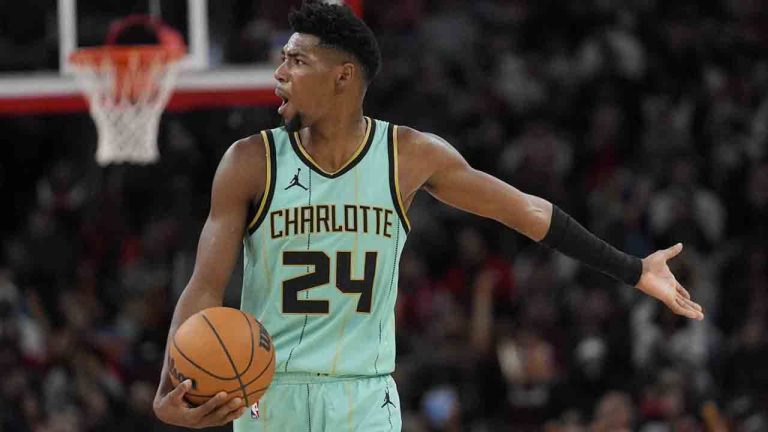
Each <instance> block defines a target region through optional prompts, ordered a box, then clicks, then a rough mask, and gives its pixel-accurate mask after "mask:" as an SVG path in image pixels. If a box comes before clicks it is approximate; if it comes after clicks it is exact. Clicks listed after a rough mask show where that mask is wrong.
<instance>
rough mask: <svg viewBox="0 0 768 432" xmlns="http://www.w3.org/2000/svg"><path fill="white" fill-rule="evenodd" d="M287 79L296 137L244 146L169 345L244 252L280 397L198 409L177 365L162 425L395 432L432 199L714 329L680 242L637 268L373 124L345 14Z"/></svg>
mask: <svg viewBox="0 0 768 432" xmlns="http://www.w3.org/2000/svg"><path fill="white" fill-rule="evenodd" d="M290 23H291V26H292V28H293V30H294V31H295V33H294V34H293V35H292V36H291V38H290V40H289V41H288V43H287V44H286V45H285V47H284V49H283V57H284V59H283V63H282V64H281V65H280V66H279V67H278V68H277V70H276V71H275V79H276V80H277V88H276V93H277V95H278V96H280V97H281V98H282V99H283V104H282V105H281V106H280V108H279V109H278V112H279V113H280V115H281V116H282V118H283V120H284V122H285V126H283V127H279V128H275V129H272V130H267V131H263V132H261V133H259V134H257V135H254V136H251V137H249V138H245V139H243V140H240V141H238V142H236V143H235V144H234V145H232V147H231V148H230V149H229V150H228V151H227V152H226V154H225V155H224V157H223V158H222V160H221V163H220V165H219V168H218V170H217V172H216V176H215V179H214V181H213V191H212V198H211V209H210V214H209V216H208V220H207V221H206V223H205V226H204V228H203V231H202V233H201V235H200V242H199V245H198V251H197V261H196V263H195V269H194V272H193V274H192V277H191V279H190V281H189V284H188V285H187V287H186V288H185V290H184V292H183V294H182V295H181V298H180V299H179V302H178V304H177V306H176V311H175V313H174V317H173V322H172V324H171V328H170V335H172V334H173V333H174V331H175V329H176V328H177V327H178V326H179V325H180V324H181V323H182V322H183V321H184V320H185V319H186V318H187V317H189V316H190V315H192V314H194V313H196V312H197V311H199V310H201V309H203V308H207V307H212V306H220V305H221V304H222V298H223V290H224V287H225V286H226V285H227V282H228V280H229V278H230V273H231V271H232V268H233V266H234V265H235V262H236V261H237V257H238V253H239V251H238V248H239V245H240V243H241V242H242V243H243V244H244V254H245V270H244V275H243V290H242V304H241V307H242V309H243V310H246V311H248V312H250V313H252V314H253V315H254V316H255V317H256V318H258V319H259V320H260V321H261V322H263V324H264V326H266V328H267V329H268V330H269V332H270V333H271V335H272V337H273V341H274V346H275V348H276V350H277V365H276V374H275V378H274V382H273V383H272V386H271V387H270V388H269V390H268V391H267V393H266V394H265V395H264V397H263V398H262V399H261V401H260V402H259V404H258V406H257V407H254V409H252V410H251V414H250V415H245V412H246V408H247V407H244V406H243V404H244V402H245V401H244V400H243V399H242V398H240V397H238V398H236V399H234V400H230V401H229V402H224V401H225V400H226V397H227V395H226V394H223V393H222V394H220V395H217V396H215V397H214V398H212V399H211V400H210V401H208V402H207V403H205V404H204V405H201V406H199V407H190V406H188V405H187V404H186V403H184V401H183V399H182V398H183V395H184V393H185V392H186V391H188V390H189V389H190V383H189V382H185V383H181V384H179V385H178V386H177V387H176V388H175V389H172V388H171V385H170V381H169V379H168V376H167V375H168V372H167V366H168V365H167V362H166V365H165V366H164V368H163V372H162V375H161V377H162V378H161V383H160V386H159V388H158V392H157V396H156V398H155V403H154V410H155V413H156V414H157V416H158V417H159V418H160V419H161V420H163V421H165V422H167V423H171V424H175V425H180V426H188V427H195V428H202V427H208V426H214V425H221V424H224V423H227V422H229V421H233V420H235V424H234V429H235V431H243V432H246V431H249V432H250V431H266V430H270V431H334V432H335V431H366V432H374V431H398V430H400V428H401V418H400V400H399V398H398V394H397V389H396V387H395V382H394V381H393V380H392V378H391V376H390V373H392V371H393V370H394V368H395V334H394V329H395V323H394V305H395V298H396V295H397V286H398V285H397V277H398V262H399V258H400V252H401V251H402V249H403V245H404V244H405V239H406V236H407V235H408V230H409V228H410V224H409V221H408V216H407V209H408V206H409V205H410V204H411V202H412V201H413V199H414V196H415V195H416V192H417V191H420V190H425V191H427V192H429V193H430V194H432V195H433V196H435V197H436V198H437V199H439V200H441V201H443V202H445V203H446V204H449V205H452V206H454V207H457V208H459V209H462V210H465V211H468V212H471V213H474V214H477V215H480V216H484V217H487V218H492V219H495V220H497V221H499V222H501V223H502V224H504V225H506V226H507V227H509V228H511V229H514V230H516V231H518V232H520V233H522V234H523V235H525V236H527V237H529V238H531V239H533V240H536V241H540V242H541V243H543V244H545V245H547V246H549V247H551V248H554V249H557V250H559V251H560V252H562V253H565V254H567V255H569V256H571V257H574V258H576V259H579V260H580V261H582V262H584V263H586V264H588V265H589V266H591V267H593V268H595V269H597V270H600V271H602V272H604V273H606V274H608V275H611V276H613V277H615V278H616V279H618V280H620V281H623V282H625V283H626V284H628V285H630V286H634V287H636V288H638V289H640V290H641V291H643V292H644V293H646V294H648V295H651V296H653V297H656V298H657V299H659V300H661V301H662V302H664V303H665V304H666V305H667V306H668V307H669V308H670V309H672V311H674V312H675V313H677V314H680V315H683V316H686V317H688V318H691V319H699V320H700V319H703V314H702V309H701V307H700V306H699V305H697V304H696V303H694V302H693V301H691V299H690V296H689V294H688V293H687V292H686V290H685V289H684V288H683V287H682V286H680V284H679V283H678V282H677V281H676V280H675V277H674V276H673V275H672V273H671V272H670V270H669V268H668V267H667V260H669V259H671V258H673V257H674V256H676V255H677V254H679V253H680V251H681V250H682V245H680V244H677V245H675V246H673V247H671V248H669V249H666V250H661V251H657V252H656V253H654V254H652V255H650V256H648V257H646V258H644V259H642V260H641V259H639V258H636V257H633V256H629V255H627V254H625V253H623V252H620V251H618V250H616V249H614V248H613V247H611V246H609V245H608V244H606V243H605V242H603V241H602V240H600V239H598V238H597V237H595V236H594V235H592V234H591V233H589V232H588V231H587V230H586V229H584V228H583V227H582V226H581V225H579V224H578V223H577V222H576V221H574V220H573V219H572V218H570V217H569V216H568V215H567V214H565V213H564V212H563V211H562V210H560V209H559V208H558V207H556V206H554V205H552V204H550V203H549V202H547V201H545V200H543V199H541V198H538V197H535V196H532V195H527V194H525V193H523V192H521V191H519V190H517V189H515V188H514V187H512V186H510V185H508V184H505V183H503V182H501V181H500V180H498V179H496V178H494V177H492V176H490V175H488V174H485V173H483V172H480V171H477V170H475V169H473V168H472V167H471V166H469V164H467V162H466V161H465V160H464V159H463V158H462V156H461V155H460V154H459V153H458V152H456V150H454V149H453V147H451V145H450V144H448V143H447V142H446V141H444V140H443V139H441V138H440V137H438V136H435V135H432V134H428V133H424V132H419V131H417V130H414V129H411V128H408V127H405V126H396V125H393V124H389V123H387V122H385V121H381V120H376V119H372V118H369V117H366V116H364V115H363V99H364V97H365V93H366V89H367V87H368V85H369V84H370V82H371V81H372V80H373V78H374V77H375V76H376V73H377V71H378V70H379V63H380V54H379V48H378V45H377V43H376V40H375V38H374V36H373V34H372V32H371V31H370V29H368V27H367V26H366V25H365V24H364V23H363V22H362V21H360V20H359V19H358V18H356V17H355V16H354V15H353V14H352V13H351V12H350V11H349V9H347V8H346V7H343V6H337V5H328V4H322V3H318V2H315V1H308V2H306V3H305V4H304V5H303V6H302V7H301V8H300V9H298V10H297V11H294V12H293V13H292V14H291V16H290Z"/></svg>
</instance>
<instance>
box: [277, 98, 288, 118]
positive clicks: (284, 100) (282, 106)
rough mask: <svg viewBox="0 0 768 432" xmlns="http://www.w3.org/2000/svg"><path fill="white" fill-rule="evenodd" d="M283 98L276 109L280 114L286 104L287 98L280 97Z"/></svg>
mask: <svg viewBox="0 0 768 432" xmlns="http://www.w3.org/2000/svg"><path fill="white" fill-rule="evenodd" d="M281 99H282V100H283V103H282V104H281V105H280V108H278V109H277V112H278V113H279V114H282V113H283V111H285V107H286V106H287V105H288V98H281Z"/></svg>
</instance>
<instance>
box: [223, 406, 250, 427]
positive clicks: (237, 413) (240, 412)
mask: <svg viewBox="0 0 768 432" xmlns="http://www.w3.org/2000/svg"><path fill="white" fill-rule="evenodd" d="M246 411H248V407H245V406H242V407H240V408H238V409H236V410H234V411H232V412H230V413H229V414H228V415H227V418H226V419H224V423H225V424H226V423H229V422H233V421H235V420H237V419H239V418H240V417H242V416H243V414H245V412H246Z"/></svg>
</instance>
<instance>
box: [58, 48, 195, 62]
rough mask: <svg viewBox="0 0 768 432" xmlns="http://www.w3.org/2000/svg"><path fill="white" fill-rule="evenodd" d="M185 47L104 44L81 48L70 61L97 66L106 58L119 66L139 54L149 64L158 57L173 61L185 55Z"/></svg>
mask: <svg viewBox="0 0 768 432" xmlns="http://www.w3.org/2000/svg"><path fill="white" fill-rule="evenodd" d="M184 54H185V52H184V48H182V47H168V46H163V45H104V46H99V47H92V48H81V49H79V50H77V51H75V52H73V53H72V54H71V55H70V56H69V62H70V63H72V64H73V65H75V66H81V67H95V66H98V65H101V64H102V63H103V62H104V61H105V60H109V61H111V62H112V63H113V64H115V65H117V66H123V65H128V64H129V63H130V62H132V61H135V60H134V59H136V58H137V56H138V61H139V63H140V64H148V63H151V62H155V61H157V60H158V59H159V60H161V61H163V62H165V63H172V62H177V61H179V60H181V58H182V57H184Z"/></svg>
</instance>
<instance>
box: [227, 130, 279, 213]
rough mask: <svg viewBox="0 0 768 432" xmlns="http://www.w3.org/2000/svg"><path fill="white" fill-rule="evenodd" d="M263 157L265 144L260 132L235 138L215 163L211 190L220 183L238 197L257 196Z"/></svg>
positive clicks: (263, 170) (263, 174) (263, 172)
mask: <svg viewBox="0 0 768 432" xmlns="http://www.w3.org/2000/svg"><path fill="white" fill-rule="evenodd" d="M267 160H268V158H267V146H266V144H265V141H264V138H263V137H262V135H261V134H254V135H251V136H249V137H246V138H243V139H240V140H237V141H235V142H234V143H233V144H232V145H231V146H230V147H229V148H228V149H227V151H226V152H225V153H224V156H222V158H221V162H219V167H218V169H217V170H216V179H215V180H214V189H216V188H217V186H221V187H224V188H226V189H230V190H231V192H232V193H233V194H235V195H237V196H239V197H241V198H245V199H250V200H252V199H254V198H258V197H259V196H261V194H262V193H263V192H264V187H265V184H266V172H267Z"/></svg>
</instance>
